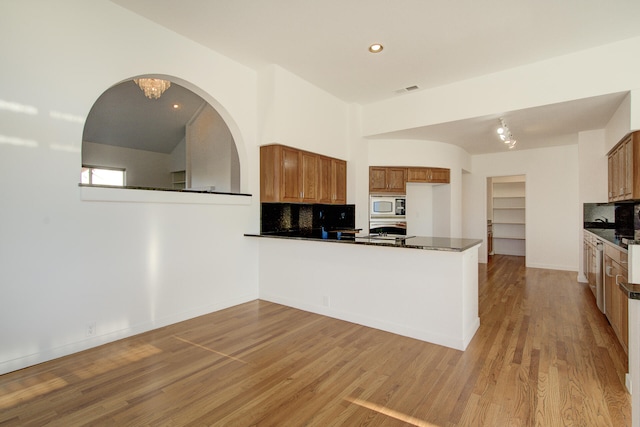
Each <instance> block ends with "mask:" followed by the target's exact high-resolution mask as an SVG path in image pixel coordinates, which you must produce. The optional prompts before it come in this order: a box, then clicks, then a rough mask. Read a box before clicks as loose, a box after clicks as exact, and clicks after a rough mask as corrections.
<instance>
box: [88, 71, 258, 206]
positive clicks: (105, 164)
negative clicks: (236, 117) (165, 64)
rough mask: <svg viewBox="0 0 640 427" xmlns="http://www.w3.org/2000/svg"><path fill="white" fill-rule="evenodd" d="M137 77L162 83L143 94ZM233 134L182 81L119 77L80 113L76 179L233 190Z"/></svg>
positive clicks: (236, 160)
mask: <svg viewBox="0 0 640 427" xmlns="http://www.w3.org/2000/svg"><path fill="white" fill-rule="evenodd" d="M145 78H149V79H155V80H156V82H157V81H158V80H159V79H161V80H164V81H166V82H168V87H167V88H166V89H165V90H164V91H162V92H161V93H160V92H153V90H150V91H149V92H148V93H145V92H144V91H143V90H142V84H141V82H142V80H143V79H145ZM136 81H137V82H136ZM154 93H157V94H156V95H154ZM228 123H231V126H229V124H228ZM239 134H240V133H239V131H238V129H237V126H235V124H234V121H233V120H232V119H231V118H230V117H229V114H228V113H227V111H226V110H225V109H224V108H223V107H222V106H220V105H219V104H218V103H217V102H216V101H215V100H213V99H212V97H211V96H209V95H208V94H206V93H204V91H202V90H200V89H199V88H197V87H195V86H194V85H193V84H191V83H189V82H186V81H184V80H182V79H179V78H176V77H171V76H159V75H145V76H139V77H134V78H132V79H127V80H123V81H121V82H119V83H117V84H115V85H113V86H112V87H110V88H109V89H107V90H106V91H105V92H104V93H103V94H102V95H101V96H100V97H99V98H98V99H97V100H96V102H95V103H94V105H93V107H92V108H91V110H90V112H89V114H88V116H87V120H86V123H85V127H84V132H83V138H82V183H83V184H85V185H110V186H122V187H126V188H145V189H161V190H172V191H185V190H187V191H202V192H212V193H226V194H236V193H241V187H242V183H241V181H242V171H241V164H242V162H241V157H242V159H243V160H244V159H245V158H246V154H245V153H244V151H243V150H239V149H238V140H239ZM240 154H242V156H241V155H240ZM118 175H120V179H119V180H116V181H114V182H112V181H109V179H110V178H109V177H110V176H116V177H117V176H118Z"/></svg>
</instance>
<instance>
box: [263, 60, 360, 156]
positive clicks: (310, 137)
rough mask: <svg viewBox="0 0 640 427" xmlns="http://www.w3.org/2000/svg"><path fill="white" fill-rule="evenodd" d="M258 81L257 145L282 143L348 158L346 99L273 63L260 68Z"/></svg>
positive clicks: (347, 111)
mask: <svg viewBox="0 0 640 427" xmlns="http://www.w3.org/2000/svg"><path fill="white" fill-rule="evenodd" d="M260 85H261V87H260V99H259V105H260V114H261V116H262V117H261V119H260V120H261V123H260V130H261V133H260V144H261V145H264V144H271V143H278V144H284V145H289V146H292V147H297V148H300V149H303V150H308V151H311V152H314V153H319V154H323V155H326V156H331V157H337V158H339V159H343V160H348V149H347V143H348V135H349V133H348V125H349V107H348V105H347V104H346V103H344V102H343V101H341V100H339V99H338V98H336V97H335V96H333V95H331V94H329V93H327V92H325V91H323V90H321V89H319V88H317V87H316V86H313V85H312V84H311V83H309V82H307V81H306V80H303V79H301V78H300V77H298V76H296V75H295V74H292V73H290V72H289V71H287V70H285V69H284V68H281V67H279V66H277V65H271V66H269V67H267V68H266V69H265V70H263V71H261V72H260ZM347 167H348V165H347Z"/></svg>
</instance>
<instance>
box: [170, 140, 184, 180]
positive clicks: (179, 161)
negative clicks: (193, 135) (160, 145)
mask: <svg viewBox="0 0 640 427" xmlns="http://www.w3.org/2000/svg"><path fill="white" fill-rule="evenodd" d="M186 169H187V143H186V141H185V139H184V138H182V140H181V141H180V142H179V143H178V145H176V147H175V148H174V149H173V151H172V152H171V157H170V160H169V170H170V171H171V172H176V171H183V170H186Z"/></svg>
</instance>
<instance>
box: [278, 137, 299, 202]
mask: <svg viewBox="0 0 640 427" xmlns="http://www.w3.org/2000/svg"><path fill="white" fill-rule="evenodd" d="M281 168H282V169H281V172H280V173H281V175H280V176H281V182H280V198H281V200H282V201H283V202H299V201H300V199H301V196H302V193H301V191H300V171H301V165H300V152H299V151H298V150H295V149H292V148H288V147H282V163H281Z"/></svg>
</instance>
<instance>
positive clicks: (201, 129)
mask: <svg viewBox="0 0 640 427" xmlns="http://www.w3.org/2000/svg"><path fill="white" fill-rule="evenodd" d="M186 149H187V165H188V166H187V174H188V177H187V182H188V183H189V184H190V185H189V187H190V188H194V189H198V188H210V187H213V188H214V189H215V191H222V192H227V193H228V192H234V193H238V192H239V191H240V187H239V186H237V185H232V183H234V182H236V183H237V182H238V179H237V178H236V177H234V176H233V175H234V172H236V174H237V172H238V170H237V167H234V165H233V163H234V162H235V163H237V161H238V157H237V155H235V151H236V148H235V143H234V141H233V136H232V135H231V132H230V131H229V128H228V127H227V125H226V124H225V122H224V120H222V117H220V115H219V114H218V113H217V112H216V111H215V110H214V109H213V108H212V107H211V106H210V105H208V104H206V105H204V107H203V108H202V109H201V110H199V111H198V113H197V115H196V116H195V117H194V118H193V119H192V120H191V121H190V122H189V123H187V126H186Z"/></svg>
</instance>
